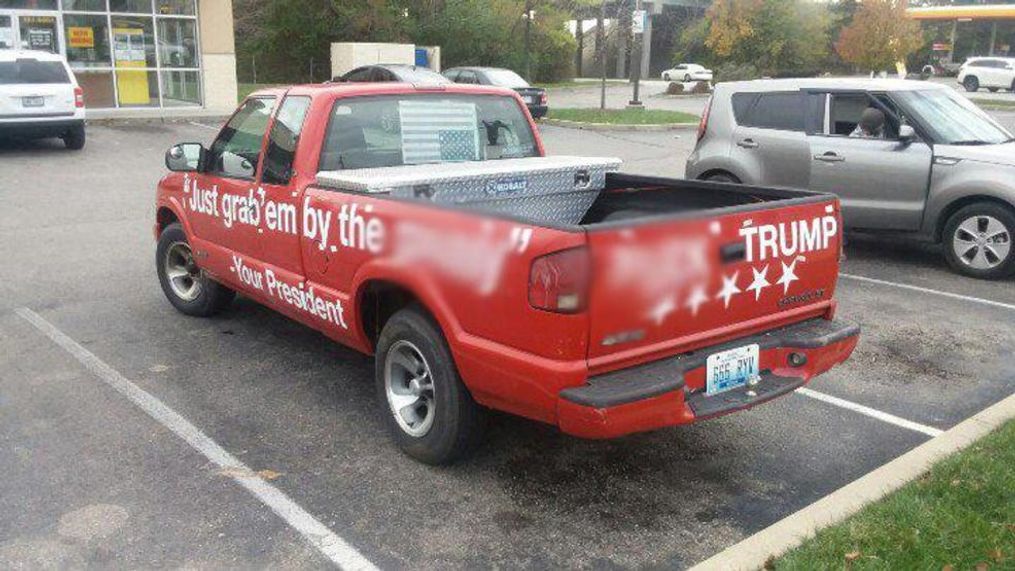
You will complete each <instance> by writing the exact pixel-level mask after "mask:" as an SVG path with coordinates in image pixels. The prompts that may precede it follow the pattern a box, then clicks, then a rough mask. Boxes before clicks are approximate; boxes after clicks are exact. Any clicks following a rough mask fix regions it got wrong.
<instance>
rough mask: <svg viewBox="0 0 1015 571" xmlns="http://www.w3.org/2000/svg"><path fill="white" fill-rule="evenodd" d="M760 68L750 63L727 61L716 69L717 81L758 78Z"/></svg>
mask: <svg viewBox="0 0 1015 571" xmlns="http://www.w3.org/2000/svg"><path fill="white" fill-rule="evenodd" d="M759 77H761V74H760V73H758V68H756V67H754V66H753V65H751V64H749V63H725V64H722V65H720V66H718V67H717V68H716V69H715V81H716V83H718V82H720V81H747V80H749V79H758V78H759Z"/></svg>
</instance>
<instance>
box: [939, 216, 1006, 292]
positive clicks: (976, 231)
mask: <svg viewBox="0 0 1015 571" xmlns="http://www.w3.org/2000/svg"><path fill="white" fill-rule="evenodd" d="M1013 235H1015V214H1013V213H1012V211H1011V210H1010V209H1008V208H1005V207H1004V206H1001V205H999V204H994V203H990V202H978V203H975V204H971V205H969V206H966V207H963V208H962V209H960V210H959V211H958V212H956V213H955V214H953V215H952V217H951V218H949V219H948V223H947V224H945V230H944V235H943V242H944V247H945V256H946V257H947V259H948V263H949V264H950V265H951V266H952V268H954V269H955V270H956V271H958V272H959V273H962V274H965V275H967V276H970V277H974V278H981V279H997V278H1003V277H1006V276H1009V275H1011V274H1012V273H1013V272H1015V249H1013V248H1012V236H1013Z"/></svg>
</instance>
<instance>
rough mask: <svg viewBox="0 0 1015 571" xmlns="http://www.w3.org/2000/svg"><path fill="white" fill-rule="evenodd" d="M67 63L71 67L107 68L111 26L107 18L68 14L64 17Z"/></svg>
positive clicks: (108, 64) (108, 65)
mask: <svg viewBox="0 0 1015 571" xmlns="http://www.w3.org/2000/svg"><path fill="white" fill-rule="evenodd" d="M63 30H64V32H63V33H64V38H66V42H67V61H68V63H70V65H71V67H73V68H75V69H77V68H85V67H105V68H108V67H110V65H112V63H111V60H110V59H109V53H110V50H109V26H108V25H107V22H106V17H105V16H85V15H82V14H66V15H64V17H63Z"/></svg>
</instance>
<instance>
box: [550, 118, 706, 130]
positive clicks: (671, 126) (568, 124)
mask: <svg viewBox="0 0 1015 571" xmlns="http://www.w3.org/2000/svg"><path fill="white" fill-rule="evenodd" d="M539 124H540V125H551V126H553V127H564V128H567V129H579V130H585V131H674V130H677V129H697V128H698V122H697V121H695V122H694V123H661V124H657V125H625V124H614V123H584V122H581V121H566V120H564V119H541V120H540V121H539Z"/></svg>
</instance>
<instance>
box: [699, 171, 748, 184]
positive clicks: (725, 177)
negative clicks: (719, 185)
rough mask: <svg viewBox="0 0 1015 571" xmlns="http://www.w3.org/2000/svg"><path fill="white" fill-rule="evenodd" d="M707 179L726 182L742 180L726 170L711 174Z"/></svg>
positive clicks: (732, 182)
mask: <svg viewBox="0 0 1015 571" xmlns="http://www.w3.org/2000/svg"><path fill="white" fill-rule="evenodd" d="M705 180H707V181H709V182H725V183H729V184H740V180H739V179H737V177H735V176H733V175H731V174H730V173H726V172H719V173H714V174H710V175H708V176H707V177H705Z"/></svg>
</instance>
